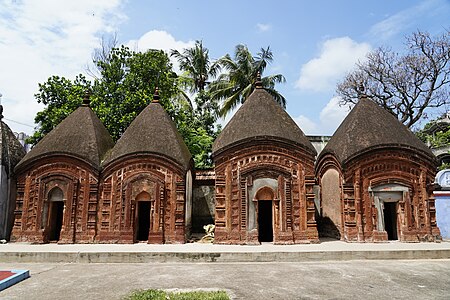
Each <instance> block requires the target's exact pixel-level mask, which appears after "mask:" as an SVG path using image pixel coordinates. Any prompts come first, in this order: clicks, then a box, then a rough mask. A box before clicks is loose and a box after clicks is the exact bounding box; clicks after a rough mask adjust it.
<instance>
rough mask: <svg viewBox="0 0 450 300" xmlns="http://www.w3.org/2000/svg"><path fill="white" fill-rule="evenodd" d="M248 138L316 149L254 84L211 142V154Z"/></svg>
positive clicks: (314, 151)
mask: <svg viewBox="0 0 450 300" xmlns="http://www.w3.org/2000/svg"><path fill="white" fill-rule="evenodd" d="M251 139H271V140H280V141H284V142H288V143H294V144H296V145H298V146H300V147H302V148H304V149H306V150H307V151H309V152H311V153H312V154H313V155H315V154H316V150H315V149H314V147H313V146H312V144H311V142H310V141H309V140H308V138H307V137H306V136H305V134H304V133H303V132H302V130H301V129H300V128H299V127H298V126H297V124H296V123H295V122H294V120H292V118H291V117H290V116H289V114H288V113H287V112H286V111H285V110H284V109H283V108H282V107H281V106H280V105H278V104H277V103H276V102H275V101H274V99H273V97H272V96H271V95H270V94H269V93H268V92H266V91H265V90H264V89H262V88H257V89H255V90H254V91H253V93H252V94H251V95H250V96H249V97H248V99H247V100H246V101H245V102H244V104H242V106H241V107H240V108H239V110H238V111H237V112H236V114H235V115H234V116H233V118H231V120H230V121H229V122H228V124H227V125H226V126H225V128H224V129H223V131H222V132H221V133H220V135H219V136H218V137H217V139H216V141H215V142H214V145H213V154H214V155H217V153H219V152H222V151H223V150H225V149H228V148H230V147H232V146H234V145H237V144H239V143H242V142H246V141H249V140H251Z"/></svg>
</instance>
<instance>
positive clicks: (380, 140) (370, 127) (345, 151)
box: [319, 97, 434, 163]
mask: <svg viewBox="0 0 450 300" xmlns="http://www.w3.org/2000/svg"><path fill="white" fill-rule="evenodd" d="M382 147H399V148H408V149H412V150H414V151H418V152H420V153H422V154H423V155H425V156H427V157H429V158H430V159H432V160H433V159H434V155H433V153H432V152H431V150H430V149H429V148H428V147H427V146H426V145H425V144H424V143H423V142H422V141H420V140H419V139H418V138H417V137H416V136H415V135H414V134H413V133H412V132H411V131H410V130H409V129H408V128H407V127H406V126H405V125H403V124H402V123H401V122H399V121H398V120H397V119H396V118H395V117H394V116H393V115H392V114H390V113H389V112H388V111H387V110H385V109H383V108H382V107H380V106H378V105H377V104H376V103H375V102H373V101H371V100H369V99H368V98H367V97H362V98H361V99H360V100H359V102H358V103H357V104H356V105H355V107H353V109H352V111H351V112H350V113H349V114H348V116H347V117H346V118H345V119H344V121H343V122H342V124H341V125H340V126H339V128H338V129H337V130H336V132H335V133H334V134H333V137H332V138H331V139H330V141H329V142H328V144H327V145H326V147H325V148H324V150H323V151H322V152H321V153H320V157H322V156H324V155H325V154H327V153H332V154H334V155H335V156H336V158H337V159H338V160H339V161H340V162H341V163H346V162H347V161H348V160H350V159H351V158H353V157H355V156H357V155H358V154H360V153H363V152H366V151H369V150H371V149H375V148H382ZM319 160H320V158H319Z"/></svg>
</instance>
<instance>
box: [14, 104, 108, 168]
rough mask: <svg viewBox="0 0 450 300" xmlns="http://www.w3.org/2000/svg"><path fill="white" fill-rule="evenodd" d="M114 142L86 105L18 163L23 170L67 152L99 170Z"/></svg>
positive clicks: (72, 114)
mask: <svg viewBox="0 0 450 300" xmlns="http://www.w3.org/2000/svg"><path fill="white" fill-rule="evenodd" d="M113 145H114V142H113V140H112V138H111V135H110V134H109V132H108V131H107V130H106V128H105V126H103V124H102V122H101V121H100V119H99V118H98V117H97V115H96V114H95V113H94V112H93V111H92V109H91V108H90V107H89V106H88V105H87V104H84V105H83V106H80V107H79V108H77V109H76V110H75V111H74V112H73V113H71V114H70V115H69V116H67V117H66V118H65V119H64V120H63V121H62V122H61V123H59V124H58V126H56V127H55V128H54V129H53V130H52V131H50V132H49V133H48V134H47V135H46V136H45V137H44V138H43V139H42V140H41V141H40V142H39V143H37V145H36V146H34V147H33V148H32V149H31V151H30V152H28V153H27V154H26V155H25V157H24V158H23V159H22V160H21V161H20V163H19V164H18V165H17V167H16V169H17V170H18V169H21V168H24V167H26V166H27V165H29V164H30V163H33V162H35V161H37V160H39V159H41V158H44V157H49V156H53V155H68V156H72V157H75V158H78V159H80V160H82V161H85V162H87V163H88V164H90V165H92V166H93V167H94V168H96V169H97V170H100V163H101V160H102V159H103V157H104V155H105V154H106V152H107V151H108V150H109V149H111V148H112V147H113Z"/></svg>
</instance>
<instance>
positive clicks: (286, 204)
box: [213, 80, 318, 244]
mask: <svg viewBox="0 0 450 300" xmlns="http://www.w3.org/2000/svg"><path fill="white" fill-rule="evenodd" d="M315 155H316V150H315V149H314V147H313V146H312V144H311V143H310V142H309V140H308V139H307V138H306V136H305V135H304V133H303V132H302V131H301V130H300V128H299V127H298V126H297V124H296V123H295V122H294V121H293V120H292V119H291V117H290V116H289V115H288V114H287V113H286V111H285V110H284V109H283V108H282V107H281V106H280V105H278V104H277V103H276V102H275V101H274V99H273V98H272V96H271V95H270V94H269V93H268V92H266V91H265V90H264V89H263V88H262V87H261V82H260V81H259V80H258V82H257V85H256V88H255V90H254V91H253V93H252V94H251V95H250V96H249V97H248V99H247V100H246V101H245V102H244V104H243V105H242V106H241V107H240V108H239V110H238V111H237V112H236V114H235V115H234V116H233V118H232V119H231V120H230V122H229V123H228V124H227V126H226V127H225V128H224V129H223V131H222V132H221V133H220V135H219V136H218V137H217V139H216V141H215V142H214V145H213V157H214V163H215V174H216V182H215V185H216V200H215V225H216V229H215V242H216V243H225V244H230V243H231V244H236V243H237V244H258V243H260V242H274V243H276V244H293V243H309V242H318V235H317V228H316V222H315V209H314V192H313V187H314V183H315V181H314V160H315Z"/></svg>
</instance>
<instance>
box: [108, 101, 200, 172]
mask: <svg viewBox="0 0 450 300" xmlns="http://www.w3.org/2000/svg"><path fill="white" fill-rule="evenodd" d="M140 154H156V155H160V156H163V157H166V158H169V159H171V160H173V161H175V162H176V163H178V164H180V166H181V167H182V168H183V169H184V170H188V169H189V167H190V164H191V160H192V156H191V153H190V152H189V149H188V148H187V146H186V144H185V143H184V141H183V138H182V137H181V135H180V133H179V132H178V130H177V128H176V127H175V124H174V123H173V121H172V120H171V119H170V117H169V115H168V114H167V113H166V111H165V110H164V108H163V107H162V106H161V105H160V104H159V103H158V102H153V103H150V104H149V105H148V106H147V107H146V108H145V109H144V110H143V111H142V112H141V113H140V114H139V115H138V116H137V117H136V118H135V119H134V120H133V122H132V123H131V124H130V126H129V127H128V128H127V130H125V132H124V133H123V135H122V137H121V138H120V139H119V141H117V144H116V145H115V146H114V148H113V149H112V150H111V152H110V153H108V155H107V157H106V159H105V162H104V163H103V166H105V167H106V166H107V165H109V164H110V163H112V162H114V161H116V160H118V159H120V158H124V157H126V156H129V155H140Z"/></svg>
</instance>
